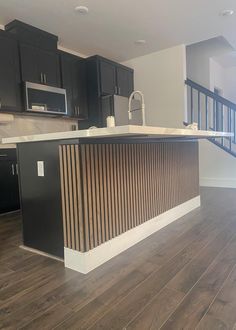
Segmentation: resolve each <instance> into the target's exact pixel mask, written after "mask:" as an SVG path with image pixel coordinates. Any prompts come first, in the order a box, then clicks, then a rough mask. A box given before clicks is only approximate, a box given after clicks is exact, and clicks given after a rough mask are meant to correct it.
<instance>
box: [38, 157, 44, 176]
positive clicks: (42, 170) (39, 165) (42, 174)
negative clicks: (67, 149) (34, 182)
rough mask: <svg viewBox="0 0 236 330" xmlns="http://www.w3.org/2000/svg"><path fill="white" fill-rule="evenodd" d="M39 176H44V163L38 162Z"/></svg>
mask: <svg viewBox="0 0 236 330" xmlns="http://www.w3.org/2000/svg"><path fill="white" fill-rule="evenodd" d="M37 170H38V176H44V161H42V160H39V161H37Z"/></svg>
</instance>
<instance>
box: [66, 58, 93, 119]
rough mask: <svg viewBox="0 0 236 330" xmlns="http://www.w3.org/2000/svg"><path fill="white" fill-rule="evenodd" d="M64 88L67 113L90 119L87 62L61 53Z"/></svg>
mask: <svg viewBox="0 0 236 330" xmlns="http://www.w3.org/2000/svg"><path fill="white" fill-rule="evenodd" d="M60 58H61V76H62V87H63V88H65V89H66V95H67V112H68V115H69V116H71V117H75V118H79V119H86V118H87V117H88V101H87V69H86V60H85V59H83V58H80V57H78V56H74V55H71V54H68V53H65V52H60Z"/></svg>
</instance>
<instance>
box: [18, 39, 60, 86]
mask: <svg viewBox="0 0 236 330" xmlns="http://www.w3.org/2000/svg"><path fill="white" fill-rule="evenodd" d="M20 58H21V73H22V80H23V81H30V82H34V83H39V84H45V85H50V86H56V87H60V85H61V82H60V70H59V56H58V54H57V52H54V51H49V50H44V49H40V48H36V47H34V46H31V45H27V44H21V45H20Z"/></svg>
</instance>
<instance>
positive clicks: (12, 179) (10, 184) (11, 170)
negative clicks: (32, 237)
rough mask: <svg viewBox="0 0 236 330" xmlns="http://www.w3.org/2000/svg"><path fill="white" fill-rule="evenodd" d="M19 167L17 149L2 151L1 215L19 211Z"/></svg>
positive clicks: (0, 150) (0, 166) (0, 172)
mask: <svg viewBox="0 0 236 330" xmlns="http://www.w3.org/2000/svg"><path fill="white" fill-rule="evenodd" d="M19 208H20V202H19V188H18V167H17V162H16V150H15V149H0V213H6V212H11V211H15V210H18V209H19Z"/></svg>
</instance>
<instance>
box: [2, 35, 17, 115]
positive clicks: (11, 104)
mask: <svg viewBox="0 0 236 330" xmlns="http://www.w3.org/2000/svg"><path fill="white" fill-rule="evenodd" d="M0 50H1V51H0V72H1V74H0V109H1V110H2V111H21V80H20V68H19V54H18V47H17V41H16V40H15V39H13V38H11V36H9V35H8V33H6V32H4V31H0Z"/></svg>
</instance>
